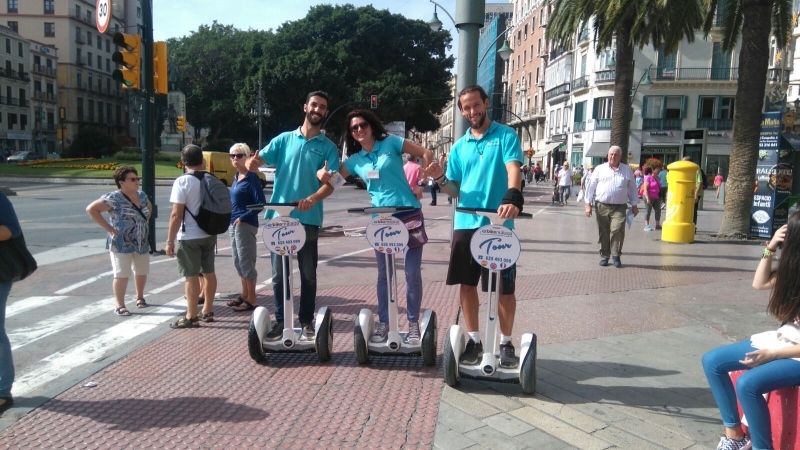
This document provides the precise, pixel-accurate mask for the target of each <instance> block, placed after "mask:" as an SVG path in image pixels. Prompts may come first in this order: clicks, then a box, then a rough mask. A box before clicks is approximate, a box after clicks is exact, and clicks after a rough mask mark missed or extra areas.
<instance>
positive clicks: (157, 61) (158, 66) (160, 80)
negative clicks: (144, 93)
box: [153, 42, 169, 95]
mask: <svg viewBox="0 0 800 450" xmlns="http://www.w3.org/2000/svg"><path fill="white" fill-rule="evenodd" d="M153 86H154V87H155V89H156V94H165V95H166V94H167V93H168V91H169V86H168V78H167V43H166V42H153Z"/></svg>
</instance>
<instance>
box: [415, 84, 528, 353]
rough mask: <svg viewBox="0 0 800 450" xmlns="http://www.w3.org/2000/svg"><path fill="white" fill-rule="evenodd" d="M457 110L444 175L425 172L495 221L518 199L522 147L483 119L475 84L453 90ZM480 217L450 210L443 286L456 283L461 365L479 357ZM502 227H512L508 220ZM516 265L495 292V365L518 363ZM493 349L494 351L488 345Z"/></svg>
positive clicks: (517, 205)
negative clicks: (463, 339)
mask: <svg viewBox="0 0 800 450" xmlns="http://www.w3.org/2000/svg"><path fill="white" fill-rule="evenodd" d="M458 108H459V110H460V111H461V115H463V116H464V117H465V118H466V119H467V120H468V121H469V126H470V128H469V130H468V131H467V133H466V134H465V135H464V136H462V137H461V138H460V139H459V140H458V142H456V143H455V145H453V148H452V149H451V150H450V162H449V164H448V166H447V173H446V175H445V172H444V170H443V168H442V167H441V166H439V165H438V164H436V163H434V164H432V165H431V167H430V169H429V171H428V172H429V173H430V174H431V176H433V177H434V178H435V179H437V180H438V181H439V182H440V183H441V186H442V189H444V191H445V192H447V194H448V195H450V196H451V197H453V198H457V199H458V206H461V207H468V208H489V209H492V210H497V213H498V215H499V216H500V218H501V219H514V218H515V217H517V215H518V214H519V213H520V212H521V211H522V204H523V202H524V199H523V196H522V192H520V190H519V186H520V181H521V178H522V174H521V172H520V166H521V165H522V147H521V146H520V142H519V138H518V137H517V134H516V133H515V132H514V130H513V129H512V128H510V127H507V126H505V125H501V124H499V123H497V122H495V121H492V120H491V119H489V118H488V117H487V111H488V110H489V97H488V96H487V95H486V92H485V91H484V90H483V88H481V87H480V86H477V85H471V86H467V87H465V88H464V89H463V90H461V92H459V94H458ZM488 224H489V219H488V218H486V217H483V216H478V215H473V214H464V213H460V212H456V215H455V223H454V231H453V239H452V242H451V246H450V247H451V250H450V263H449V266H448V270H447V285H449V286H452V285H456V284H457V285H460V291H459V292H460V297H461V309H462V311H463V314H464V321H465V324H466V327H467V331H468V332H469V341H468V342H467V346H466V349H465V351H464V353H463V354H462V355H461V362H462V363H463V364H469V365H475V364H478V363H479V361H480V359H481V357H482V355H483V344H482V342H481V338H480V333H479V328H478V304H479V303H478V287H477V286H478V281H479V280H482V283H481V284H482V286H481V287H482V289H483V291H484V292H485V291H487V290H488V281H489V278H490V277H489V271H488V270H487V269H485V268H482V267H481V266H480V265H479V264H478V263H476V262H475V260H474V259H472V254H471V252H470V240H471V239H472V236H473V235H474V234H475V231H476V230H477V229H478V228H480V227H481V226H484V225H488ZM504 225H505V226H507V227H509V228H513V226H514V224H513V221H512V220H506V221H505V224H504ZM515 283H516V265H513V266H511V267H509V268H507V269H505V270H503V271H502V272H501V282H500V289H499V292H498V305H499V315H498V317H499V319H500V320H499V322H500V365H501V366H502V367H507V368H514V367H517V366H518V365H519V358H518V357H517V356H516V354H515V349H514V345H513V343H512V331H513V327H514V313H515V310H516V304H517V299H516V297H515V295H514V290H515ZM489 351H491V352H494V351H495V349H489Z"/></svg>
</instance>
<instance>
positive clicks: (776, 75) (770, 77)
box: [767, 69, 792, 83]
mask: <svg viewBox="0 0 800 450" xmlns="http://www.w3.org/2000/svg"><path fill="white" fill-rule="evenodd" d="M791 74H792V70H791V69H769V70H768V71H767V81H769V82H770V83H779V82H781V75H782V76H783V82H784V83H788V82H789V76H790V75H791Z"/></svg>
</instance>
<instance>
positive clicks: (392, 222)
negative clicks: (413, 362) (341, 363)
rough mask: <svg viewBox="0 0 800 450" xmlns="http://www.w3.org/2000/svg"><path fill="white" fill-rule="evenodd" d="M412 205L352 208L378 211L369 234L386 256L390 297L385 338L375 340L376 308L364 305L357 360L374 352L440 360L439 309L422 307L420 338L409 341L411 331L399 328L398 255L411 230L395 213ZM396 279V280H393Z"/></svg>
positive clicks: (433, 361)
mask: <svg viewBox="0 0 800 450" xmlns="http://www.w3.org/2000/svg"><path fill="white" fill-rule="evenodd" d="M413 209H414V208H412V207H379V208H373V207H369V208H351V209H348V210H347V212H349V213H354V214H377V215H378V217H376V218H373V219H372V220H370V222H369V224H368V225H367V229H366V235H367V241H368V242H369V244H370V246H372V248H374V249H375V250H377V251H378V252H380V253H382V254H383V256H384V257H385V258H386V282H387V283H386V290H387V294H388V299H389V333H388V336H387V339H386V341H385V342H372V341H371V338H372V333H373V331H374V330H373V326H374V321H373V319H372V310H370V309H367V308H364V309H362V310H361V311H360V312H359V313H358V317H356V319H355V327H354V329H353V341H354V344H355V352H356V360H358V363H359V364H367V363H369V361H370V355H380V356H420V355H421V356H422V359H423V361H424V363H425V365H426V366H433V365H435V364H436V343H437V336H436V313H435V312H433V311H432V310H430V309H426V310H424V311H422V315H421V316H422V317H421V318H420V322H419V331H420V341H419V343H409V342H408V340H407V337H408V333H407V332H401V331H399V326H398V319H397V298H398V295H397V270H396V267H395V263H394V258H395V255H397V254H401V253H403V251H404V250H405V248H406V247H407V246H408V230H407V229H406V226H405V224H403V222H402V221H400V219H398V218H396V217H393V216H392V214H393V213H396V212H400V211H411V210H413ZM389 280H392V281H393V283H390V282H389Z"/></svg>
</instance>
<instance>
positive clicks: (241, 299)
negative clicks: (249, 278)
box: [226, 295, 247, 307]
mask: <svg viewBox="0 0 800 450" xmlns="http://www.w3.org/2000/svg"><path fill="white" fill-rule="evenodd" d="M246 302H247V301H246V300H245V299H244V297H242V296H241V295H240V296H239V298H237V299H235V300H228V303H226V305H228V306H231V307H233V306H239V305H241V304H242V303H246Z"/></svg>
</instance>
